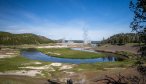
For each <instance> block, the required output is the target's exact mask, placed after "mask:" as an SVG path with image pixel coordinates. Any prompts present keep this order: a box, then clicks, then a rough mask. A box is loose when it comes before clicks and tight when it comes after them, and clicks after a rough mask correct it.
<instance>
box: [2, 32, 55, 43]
mask: <svg viewBox="0 0 146 84" xmlns="http://www.w3.org/2000/svg"><path fill="white" fill-rule="evenodd" d="M53 42H54V41H53V40H51V39H48V38H46V37H44V36H40V35H36V34H32V33H23V34H12V33H9V32H2V31H0V45H21V44H44V43H53Z"/></svg>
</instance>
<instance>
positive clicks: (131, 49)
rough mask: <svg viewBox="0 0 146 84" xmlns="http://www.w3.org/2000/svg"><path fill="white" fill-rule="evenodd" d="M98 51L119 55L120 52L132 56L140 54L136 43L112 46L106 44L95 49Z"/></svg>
mask: <svg viewBox="0 0 146 84" xmlns="http://www.w3.org/2000/svg"><path fill="white" fill-rule="evenodd" d="M95 50H96V51H99V52H109V53H116V54H118V53H119V52H127V53H131V54H135V55H137V54H138V50H139V47H138V44H136V43H135V44H134V43H129V44H125V45H120V46H119V45H111V44H104V45H101V46H99V47H97V48H96V49H95Z"/></svg>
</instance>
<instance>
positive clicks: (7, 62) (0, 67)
mask: <svg viewBox="0 0 146 84" xmlns="http://www.w3.org/2000/svg"><path fill="white" fill-rule="evenodd" d="M33 62H38V61H35V60H29V59H27V58H24V57H21V56H17V57H13V58H4V59H0V72H4V71H10V70H21V68H19V67H25V66H43V65H46V64H50V63H49V62H41V63H42V64H33ZM39 62H40V61H39Z"/></svg>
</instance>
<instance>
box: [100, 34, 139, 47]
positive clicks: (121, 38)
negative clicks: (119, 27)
mask: <svg viewBox="0 0 146 84" xmlns="http://www.w3.org/2000/svg"><path fill="white" fill-rule="evenodd" d="M138 42H139V35H138V34H136V33H120V34H115V35H113V36H111V37H109V38H108V39H103V41H101V43H103V44H105V43H110V44H113V45H123V44H126V43H138Z"/></svg>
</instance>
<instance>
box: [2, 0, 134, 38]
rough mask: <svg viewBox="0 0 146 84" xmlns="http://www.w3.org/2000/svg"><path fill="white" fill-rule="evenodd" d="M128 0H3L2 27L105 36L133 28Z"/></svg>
mask: <svg viewBox="0 0 146 84" xmlns="http://www.w3.org/2000/svg"><path fill="white" fill-rule="evenodd" d="M132 17H133V13H132V12H131V11H130V10H129V0H0V31H7V32H12V33H35V34H39V35H43V36H46V37H48V38H51V39H61V38H65V39H71V40H74V39H77V40H79V39H80V40H82V39H83V29H84V28H85V29H87V30H88V39H89V40H102V38H103V37H104V38H108V37H109V36H111V35H113V34H117V33H126V32H131V29H130V28H129V24H130V22H131V21H132Z"/></svg>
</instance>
